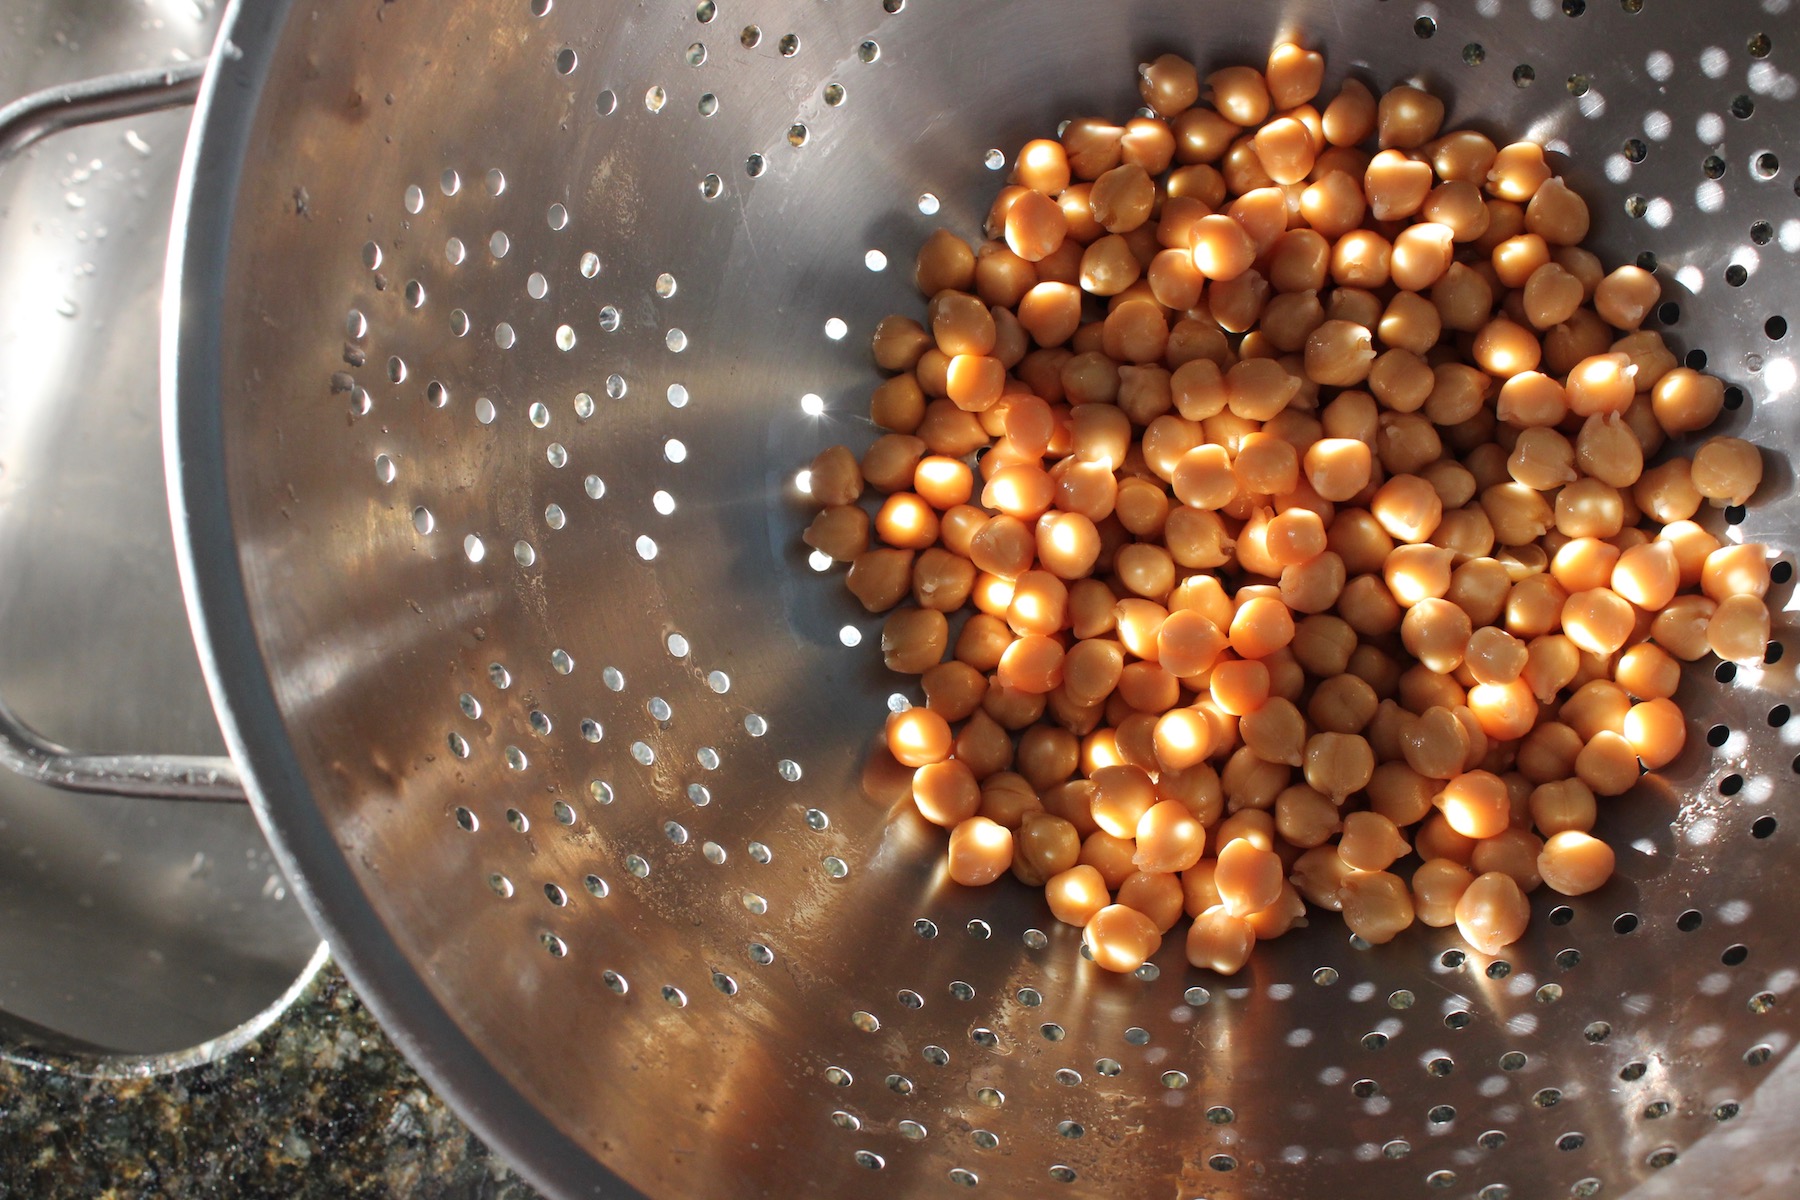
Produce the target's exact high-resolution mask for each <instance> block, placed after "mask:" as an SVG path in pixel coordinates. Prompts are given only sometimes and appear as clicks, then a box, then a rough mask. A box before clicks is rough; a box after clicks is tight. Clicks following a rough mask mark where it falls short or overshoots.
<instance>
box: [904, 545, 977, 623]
mask: <svg viewBox="0 0 1800 1200" xmlns="http://www.w3.org/2000/svg"><path fill="white" fill-rule="evenodd" d="M975 576H976V571H975V564H974V563H972V562H970V561H969V560H968V559H966V558H963V557H962V556H960V555H957V554H952V553H951V552H950V551H948V550H945V549H942V548H940V547H937V546H932V547H931V548H930V549H928V550H925V551H923V552H922V553H920V555H919V556H918V558H916V559H914V560H913V571H912V595H913V602H914V603H915V604H917V605H918V606H919V607H920V608H927V609H936V610H937V611H938V612H942V613H951V612H955V611H956V610H957V609H959V608H961V607H962V606H963V605H964V604H966V603H967V602H968V600H969V596H970V594H971V593H972V592H973V591H974V588H975Z"/></svg>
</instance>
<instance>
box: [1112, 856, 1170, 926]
mask: <svg viewBox="0 0 1800 1200" xmlns="http://www.w3.org/2000/svg"><path fill="white" fill-rule="evenodd" d="M1117 900H1118V903H1119V904H1121V905H1123V906H1124V907H1126V908H1131V909H1136V910H1137V911H1138V912H1140V913H1143V914H1144V915H1145V916H1146V917H1149V918H1150V923H1151V924H1152V925H1153V926H1155V927H1156V930H1157V932H1158V933H1167V932H1168V931H1169V930H1170V929H1172V928H1174V925H1175V922H1176V921H1178V920H1180V919H1181V913H1182V903H1183V894H1182V888H1181V879H1180V877H1179V876H1176V875H1173V874H1169V873H1167V872H1163V871H1148V870H1139V871H1134V872H1132V873H1131V874H1130V875H1129V876H1127V877H1126V879H1125V881H1124V882H1123V883H1121V884H1120V885H1119V892H1118V897H1117Z"/></svg>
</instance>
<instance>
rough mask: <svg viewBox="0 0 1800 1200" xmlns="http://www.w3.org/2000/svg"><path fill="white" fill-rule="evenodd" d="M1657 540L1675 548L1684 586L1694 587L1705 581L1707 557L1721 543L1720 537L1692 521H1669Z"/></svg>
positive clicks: (1676, 562) (1676, 563)
mask: <svg viewBox="0 0 1800 1200" xmlns="http://www.w3.org/2000/svg"><path fill="white" fill-rule="evenodd" d="M1656 540H1657V541H1659V542H1667V543H1669V545H1670V547H1671V548H1672V549H1674V551H1675V565H1676V566H1677V567H1678V568H1679V569H1680V571H1681V586H1682V587H1693V586H1694V585H1696V584H1699V583H1702V582H1703V581H1704V579H1705V574H1706V560H1707V557H1708V556H1709V555H1711V554H1712V552H1713V551H1715V550H1717V549H1718V548H1719V545H1720V542H1719V539H1718V538H1716V537H1714V536H1713V535H1712V534H1710V533H1708V532H1706V530H1704V529H1702V528H1700V526H1698V525H1696V524H1694V523H1693V522H1692V521H1671V522H1669V524H1667V525H1665V526H1664V527H1663V531H1662V532H1661V533H1660V534H1658V535H1657V539H1656Z"/></svg>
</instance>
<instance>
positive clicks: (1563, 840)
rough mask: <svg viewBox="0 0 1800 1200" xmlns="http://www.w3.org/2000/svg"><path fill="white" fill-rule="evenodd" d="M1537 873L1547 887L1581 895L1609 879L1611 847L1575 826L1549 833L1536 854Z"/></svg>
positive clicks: (1567, 893) (1555, 890)
mask: <svg viewBox="0 0 1800 1200" xmlns="http://www.w3.org/2000/svg"><path fill="white" fill-rule="evenodd" d="M1537 866H1538V874H1539V875H1541V876H1542V877H1543V880H1544V882H1545V883H1547V884H1549V885H1550V890H1551V891H1553V892H1559V893H1561V894H1562V895H1564V896H1585V895H1586V894H1587V893H1589V892H1591V891H1593V890H1594V889H1596V888H1598V887H1599V886H1600V885H1601V884H1603V883H1605V882H1606V881H1607V880H1608V879H1611V878H1612V873H1613V866H1614V856H1613V852H1612V847H1610V846H1608V845H1607V844H1606V843H1605V842H1603V841H1601V840H1600V839H1599V838H1596V837H1592V836H1590V835H1589V834H1587V833H1586V832H1584V831H1582V830H1578V829H1565V830H1563V831H1562V832H1560V833H1555V834H1552V835H1551V836H1550V838H1549V840H1547V841H1546V842H1545V843H1544V849H1543V852H1542V853H1540V854H1539V855H1538V860H1537Z"/></svg>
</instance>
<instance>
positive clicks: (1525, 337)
mask: <svg viewBox="0 0 1800 1200" xmlns="http://www.w3.org/2000/svg"><path fill="white" fill-rule="evenodd" d="M1446 324H1448V322H1446ZM1474 356H1475V362H1476V365H1478V366H1479V367H1480V368H1481V369H1482V370H1484V371H1486V372H1487V373H1488V374H1490V375H1497V376H1500V377H1501V378H1506V377H1508V376H1512V375H1517V374H1518V373H1519V372H1521V371H1533V370H1536V369H1537V365H1538V363H1539V362H1540V361H1541V360H1542V358H1543V347H1542V346H1541V345H1540V344H1539V343H1538V340H1537V335H1535V334H1534V333H1532V332H1531V330H1529V329H1527V328H1526V327H1525V326H1523V325H1520V324H1518V323H1516V322H1514V321H1511V320H1509V319H1507V318H1506V317H1495V318H1494V319H1493V320H1491V321H1489V322H1488V323H1487V324H1485V325H1483V326H1482V327H1481V328H1480V329H1478V330H1477V331H1476V333H1475V345H1474Z"/></svg>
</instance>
